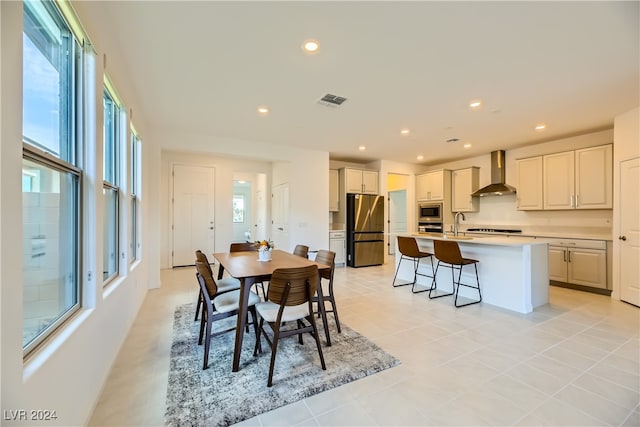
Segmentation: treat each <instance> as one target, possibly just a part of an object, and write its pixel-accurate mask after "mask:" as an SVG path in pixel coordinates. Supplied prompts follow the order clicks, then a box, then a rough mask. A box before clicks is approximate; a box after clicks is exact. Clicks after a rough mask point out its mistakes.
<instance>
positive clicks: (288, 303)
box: [253, 264, 327, 387]
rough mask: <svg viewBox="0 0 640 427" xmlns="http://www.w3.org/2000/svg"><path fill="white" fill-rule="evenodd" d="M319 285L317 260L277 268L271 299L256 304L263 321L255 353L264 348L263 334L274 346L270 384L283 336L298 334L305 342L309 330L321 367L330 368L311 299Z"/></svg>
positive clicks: (269, 296) (272, 347) (268, 293)
mask: <svg viewBox="0 0 640 427" xmlns="http://www.w3.org/2000/svg"><path fill="white" fill-rule="evenodd" d="M317 287H318V266H317V265H315V264H314V265H309V266H306V267H296V268H278V269H275V270H274V271H273V274H272V275H271V282H270V283H269V290H268V292H267V299H268V300H267V301H265V302H259V303H257V304H256V311H257V312H258V314H259V316H260V323H259V325H258V331H257V338H256V346H255V348H254V351H253V354H254V355H257V354H258V353H259V352H261V351H262V344H261V336H262V335H264V337H265V339H266V340H267V342H268V343H269V346H270V347H271V363H270V365H269V379H268V380H267V387H271V386H272V385H273V370H274V366H275V361H276V354H277V349H278V342H279V341H280V339H281V338H285V337H289V336H293V335H297V336H298V342H299V343H300V344H303V340H302V335H303V334H304V333H305V332H309V333H310V334H311V336H313V338H314V339H315V341H316V347H317V348H318V354H319V355H320V364H321V365H322V369H323V370H326V369H327V366H326V364H325V363H324V355H323V354H322V347H321V346H320V338H319V335H318V328H317V327H316V322H315V316H314V315H313V308H312V303H311V302H312V298H313V295H314V294H315V292H316V289H317ZM265 321H266V322H267V324H268V325H269V327H270V329H271V331H272V334H273V338H269V335H268V334H267V333H266V331H265V329H264V322H265Z"/></svg>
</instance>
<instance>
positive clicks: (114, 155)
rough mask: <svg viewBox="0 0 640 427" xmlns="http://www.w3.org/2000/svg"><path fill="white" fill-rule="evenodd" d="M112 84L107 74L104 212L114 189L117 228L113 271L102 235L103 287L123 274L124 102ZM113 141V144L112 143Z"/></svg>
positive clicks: (104, 96) (103, 109)
mask: <svg viewBox="0 0 640 427" xmlns="http://www.w3.org/2000/svg"><path fill="white" fill-rule="evenodd" d="M110 87H111V85H110V84H109V83H108V80H107V79H106V76H105V85H104V89H103V91H102V94H103V95H102V100H103V108H102V112H103V115H104V118H103V141H102V144H103V150H102V153H103V162H102V166H103V173H102V176H103V181H102V193H103V195H102V197H103V207H105V209H103V212H106V206H105V205H104V204H105V191H113V192H114V194H115V197H114V200H115V204H116V205H115V207H114V210H115V211H114V215H115V217H114V219H115V229H114V233H115V247H114V248H113V249H114V256H115V259H114V267H115V271H113V272H109V271H105V267H106V266H105V265H104V251H105V249H106V248H107V247H106V243H107V236H106V235H104V234H103V236H102V239H103V240H102V241H103V245H102V246H103V248H102V249H103V257H102V262H103V265H102V272H103V273H102V285H103V287H105V286H107V285H108V284H110V283H112V282H113V281H114V280H115V279H116V278H118V277H119V276H120V274H121V271H122V270H121V268H120V249H121V247H122V242H121V236H120V233H121V224H122V222H121V218H120V215H121V213H122V210H121V206H122V203H121V202H120V198H121V196H122V191H121V188H120V182H121V177H120V172H121V157H120V155H121V136H120V130H121V129H122V127H121V126H122V123H121V122H122V119H121V113H122V108H123V107H122V104H121V103H120V102H119V100H118V97H117V96H115V95H114V94H113V92H112V90H111V89H110ZM107 97H108V99H109V101H110V102H111V105H112V107H113V120H112V128H111V129H110V134H111V136H112V140H111V139H110V140H109V141H107V132H106V131H107V128H106V126H107V120H106V115H105V112H106V105H105V99H106V98H107ZM108 142H110V145H111V148H112V150H113V151H112V152H110V160H111V161H112V162H113V165H111V166H112V167H111V168H109V169H110V174H111V175H112V176H111V177H110V178H112V181H109V180H108V179H107V178H108V176H107V143H108ZM111 142H112V144H111ZM106 223H107V218H106V216H104V217H103V227H102V229H103V230H104V229H105V225H106ZM105 272H106V273H110V274H109V275H108V276H106V277H105Z"/></svg>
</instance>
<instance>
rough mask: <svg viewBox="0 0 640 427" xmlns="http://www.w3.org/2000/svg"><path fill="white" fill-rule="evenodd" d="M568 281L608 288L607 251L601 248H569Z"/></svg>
mask: <svg viewBox="0 0 640 427" xmlns="http://www.w3.org/2000/svg"><path fill="white" fill-rule="evenodd" d="M567 261H568V262H567V266H568V268H567V282H568V283H573V284H575V285H584V286H591V287H594V288H602V289H606V288H607V252H606V251H603V250H599V249H567Z"/></svg>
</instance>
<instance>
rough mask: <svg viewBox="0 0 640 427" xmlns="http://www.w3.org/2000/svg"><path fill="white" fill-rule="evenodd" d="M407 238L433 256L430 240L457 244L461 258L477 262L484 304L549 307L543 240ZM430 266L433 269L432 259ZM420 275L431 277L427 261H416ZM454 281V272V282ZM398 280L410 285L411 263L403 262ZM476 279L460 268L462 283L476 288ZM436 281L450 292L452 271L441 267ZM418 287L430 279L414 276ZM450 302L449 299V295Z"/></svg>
mask: <svg viewBox="0 0 640 427" xmlns="http://www.w3.org/2000/svg"><path fill="white" fill-rule="evenodd" d="M408 236H409V237H414V238H415V239H416V241H417V242H418V246H420V248H421V249H423V250H425V251H427V252H430V253H434V252H433V241H434V240H455V241H457V242H458V244H459V246H460V252H462V256H463V257H465V258H473V259H477V260H478V261H480V262H479V263H478V277H479V279H480V290H481V291H482V302H483V303H486V304H491V305H495V306H498V307H502V308H506V309H508V310H513V311H517V312H519V313H530V312H532V311H533V309H534V308H536V307H539V306H541V305H544V304H547V303H548V302H549V261H548V252H549V251H548V244H547V242H546V241H545V240H544V239H536V238H528V237H516V236H508V237H507V236H504V237H503V236H490V237H475V236H474V237H468V236H459V237H454V236H452V235H442V234H429V233H425V234H423V233H420V234H410V235H408ZM399 260H400V253H399V251H396V266H397V265H398V262H399ZM433 263H434V268H435V265H436V264H437V260H436V259H435V257H434V260H433ZM420 272H424V273H426V274H429V275H432V273H431V264H430V263H429V261H428V259H423V260H422V261H421V262H420ZM457 276H458V273H457V271H456V278H457ZM398 278H399V279H402V280H404V281H409V282H410V281H411V280H412V279H413V264H412V263H411V262H407V261H404V262H403V263H402V265H401V268H400V271H399V272H398ZM475 280H476V278H475V272H474V269H473V267H472V266H466V267H464V268H463V270H462V280H461V281H462V283H468V284H473V285H475ZM436 281H437V287H438V289H439V290H440V291H445V292H450V291H451V269H450V268H442V267H441V268H440V269H439V270H438V276H437V277H436ZM417 282H418V283H419V284H420V285H423V286H426V287H429V286H430V285H431V279H430V278H428V277H423V276H418V280H417ZM460 296H461V297H467V298H471V299H477V297H478V292H477V291H476V290H474V289H469V288H466V287H464V286H462V287H460ZM448 298H452V299H453V296H451V297H448ZM451 304H453V301H452V302H451Z"/></svg>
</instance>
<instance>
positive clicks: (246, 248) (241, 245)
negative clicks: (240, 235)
mask: <svg viewBox="0 0 640 427" xmlns="http://www.w3.org/2000/svg"><path fill="white" fill-rule="evenodd" d="M251 251H255V252H258V247H257V246H256V244H255V243H252V242H237V243H232V244H231V245H229V252H251ZM253 284H254V285H255V291H254V292H255V293H256V294H257V293H258V286H260V288H261V289H262V298H264V299H267V293H266V292H265V290H264V280H259V281H256V282H254V283H253Z"/></svg>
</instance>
